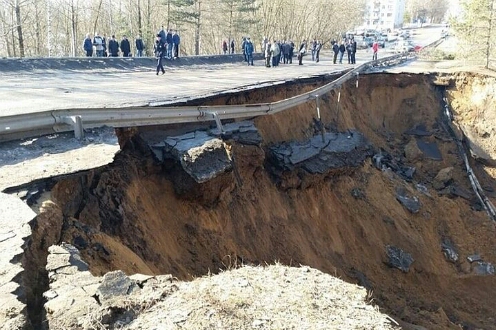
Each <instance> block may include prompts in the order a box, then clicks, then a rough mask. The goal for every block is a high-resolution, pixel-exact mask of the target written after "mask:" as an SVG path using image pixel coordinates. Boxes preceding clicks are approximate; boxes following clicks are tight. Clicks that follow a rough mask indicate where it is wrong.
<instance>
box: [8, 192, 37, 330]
mask: <svg viewBox="0 0 496 330" xmlns="http://www.w3.org/2000/svg"><path fill="white" fill-rule="evenodd" d="M0 200H1V202H0V228H1V229H0V251H1V252H2V253H1V258H0V269H1V271H0V324H1V326H2V329H12V330H14V329H24V328H25V326H26V324H28V323H29V321H28V320H27V317H26V316H27V311H26V301H25V290H26V289H27V288H26V287H25V286H24V283H22V279H21V277H22V273H23V272H24V266H23V260H22V257H20V256H21V255H22V253H23V248H24V245H25V240H26V239H27V238H28V237H29V236H30V235H31V228H30V226H29V224H28V223H29V222H30V221H31V220H33V218H34V217H35V216H36V214H35V213H34V212H33V211H32V210H31V209H30V208H29V207H28V206H27V205H26V204H24V203H23V202H22V201H21V200H20V199H18V198H16V197H14V196H11V195H6V194H3V193H0Z"/></svg>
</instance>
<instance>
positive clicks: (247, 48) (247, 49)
mask: <svg viewBox="0 0 496 330" xmlns="http://www.w3.org/2000/svg"><path fill="white" fill-rule="evenodd" d="M245 53H246V58H247V60H248V61H247V62H248V65H253V43H252V42H251V40H250V37H248V38H246V44H245Z"/></svg>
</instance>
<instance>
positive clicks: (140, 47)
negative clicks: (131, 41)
mask: <svg viewBox="0 0 496 330" xmlns="http://www.w3.org/2000/svg"><path fill="white" fill-rule="evenodd" d="M135 44H136V57H143V50H144V49H145V44H144V43H143V39H141V36H140V35H138V37H137V38H136V42H135Z"/></svg>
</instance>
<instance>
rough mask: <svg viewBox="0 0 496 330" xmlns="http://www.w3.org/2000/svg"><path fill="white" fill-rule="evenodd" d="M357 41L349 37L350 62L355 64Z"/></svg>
mask: <svg viewBox="0 0 496 330" xmlns="http://www.w3.org/2000/svg"><path fill="white" fill-rule="evenodd" d="M356 52H357V42H356V41H355V38H352V39H351V64H356Z"/></svg>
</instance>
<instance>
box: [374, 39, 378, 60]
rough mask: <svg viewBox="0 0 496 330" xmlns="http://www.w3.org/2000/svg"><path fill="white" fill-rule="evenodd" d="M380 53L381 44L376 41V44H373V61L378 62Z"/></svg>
mask: <svg viewBox="0 0 496 330" xmlns="http://www.w3.org/2000/svg"><path fill="white" fill-rule="evenodd" d="M378 51H379V43H378V42H377V40H374V43H373V44H372V52H373V53H372V61H375V60H377V52H378Z"/></svg>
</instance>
